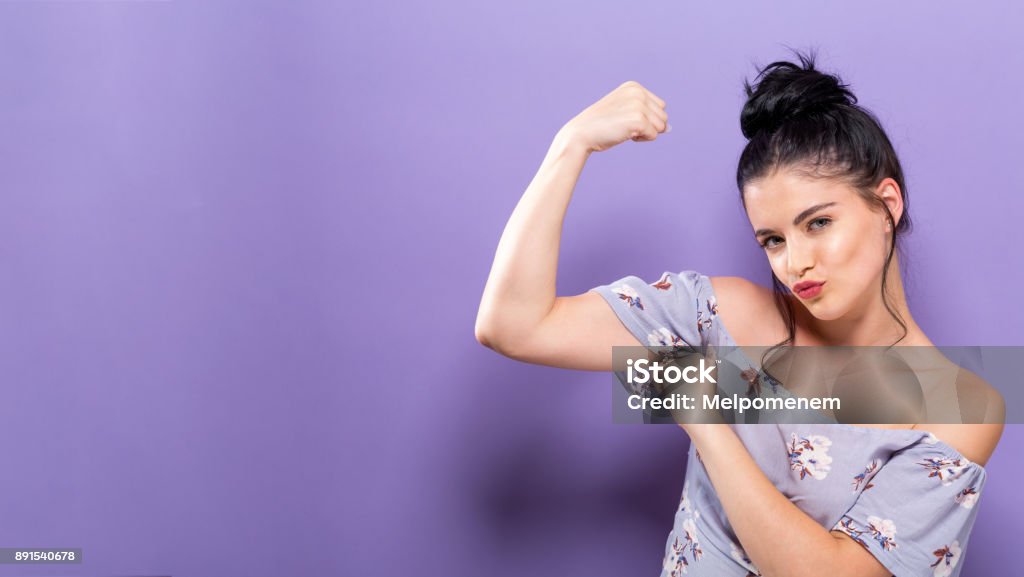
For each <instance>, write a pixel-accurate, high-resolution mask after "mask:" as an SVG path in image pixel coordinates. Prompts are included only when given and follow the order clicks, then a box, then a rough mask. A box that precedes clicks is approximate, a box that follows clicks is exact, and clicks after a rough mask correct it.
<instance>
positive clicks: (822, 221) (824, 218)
mask: <svg viewBox="0 0 1024 577" xmlns="http://www.w3.org/2000/svg"><path fill="white" fill-rule="evenodd" d="M816 222H820V223H822V225H821V226H819V227H816V228H822V227H825V226H828V223H830V222H832V219H831V218H827V217H824V216H823V217H821V218H816V219H814V220H812V221H811V222H810V226H811V228H815V226H814V223H816Z"/></svg>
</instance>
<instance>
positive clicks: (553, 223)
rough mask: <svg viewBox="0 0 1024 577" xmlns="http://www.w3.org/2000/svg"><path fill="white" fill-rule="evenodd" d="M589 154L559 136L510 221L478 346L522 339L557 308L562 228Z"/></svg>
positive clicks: (483, 309) (564, 133) (481, 317)
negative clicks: (554, 306)
mask: <svg viewBox="0 0 1024 577" xmlns="http://www.w3.org/2000/svg"><path fill="white" fill-rule="evenodd" d="M589 156H590V151H589V150H588V149H587V148H586V147H585V146H583V145H582V144H581V143H580V142H579V141H578V140H577V139H575V138H574V137H573V135H572V133H571V132H570V131H568V130H566V129H563V130H561V131H559V133H558V134H557V135H556V136H555V138H554V140H553V141H552V143H551V146H550V148H549V149H548V152H547V155H546V156H545V157H544V161H543V163H542V164H541V166H540V169H539V170H538V171H537V174H536V175H535V176H534V178H533V180H532V181H531V182H530V185H529V186H528V187H527V189H526V192H524V193H523V196H522V198H521V199H520V200H519V203H518V204H517V205H516V208H515V210H514V211H513V212H512V216H511V217H509V220H508V223H507V224H506V225H505V230H504V232H503V233H502V235H501V240H500V241H499V242H498V248H497V251H496V252H495V256H494V263H493V264H492V266H491V272H490V275H489V276H488V278H487V285H486V286H485V288H484V292H483V297H482V298H481V301H480V308H479V310H478V312H477V319H476V333H477V338H478V339H480V340H481V342H485V343H487V344H489V345H490V346H500V345H501V342H514V341H515V339H517V338H523V337H526V336H527V335H528V334H529V331H530V330H531V328H533V327H535V326H537V324H538V323H540V322H541V321H542V320H543V319H544V317H545V316H546V315H547V314H548V312H550V310H551V308H552V306H553V305H554V303H555V296H556V295H555V278H556V274H557V271H558V250H559V244H560V241H561V235H562V222H563V220H564V218H565V213H566V210H567V209H568V207H569V200H570V199H571V198H572V192H573V189H574V188H575V187H576V182H577V180H579V176H580V173H581V172H582V171H583V166H584V164H586V161H587V158H588V157H589Z"/></svg>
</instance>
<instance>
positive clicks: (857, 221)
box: [476, 54, 1003, 577]
mask: <svg viewBox="0 0 1024 577" xmlns="http://www.w3.org/2000/svg"><path fill="white" fill-rule="evenodd" d="M798 56H799V60H800V63H799V64H794V63H792V62H786V61H780V62H775V63H773V64H770V65H768V66H766V67H765V68H764V69H762V70H761V71H760V73H759V74H758V76H757V78H756V79H755V85H754V86H751V85H750V84H749V83H746V84H745V89H746V94H747V97H748V100H747V102H746V104H745V106H744V107H743V111H742V113H741V116H740V123H741V127H742V130H743V134H744V136H745V137H746V138H747V139H748V140H749V141H748V143H747V145H746V148H745V149H744V151H743V154H742V156H741V158H740V162H739V167H738V169H737V185H738V187H739V191H740V194H741V198H742V201H743V205H744V207H745V209H746V213H747V217H748V218H749V220H750V224H751V227H752V230H753V232H754V235H755V238H756V239H757V241H758V242H759V243H760V244H761V245H762V246H763V248H764V253H765V256H766V257H767V258H768V261H769V262H770V264H771V269H772V272H773V279H772V280H773V284H774V285H775V286H774V287H773V290H768V289H766V288H763V287H761V286H759V285H757V284H754V283H751V282H749V281H747V280H744V279H742V278H738V277H707V276H704V275H702V274H700V273H698V272H696V271H692V270H687V271H684V272H681V273H672V272H666V273H665V274H664V275H662V276H661V278H659V279H657V281H655V282H648V281H644V280H641V279H640V278H637V277H635V276H628V277H625V278H623V279H620V280H617V281H615V282H613V283H610V284H608V285H603V286H600V287H596V288H594V289H591V290H590V291H587V292H586V293H584V294H581V295H576V296H562V297H559V296H556V294H555V276H556V268H557V261H558V250H559V237H560V234H561V227H562V220H563V217H564V215H565V212H566V209H567V206H568V204H569V199H570V197H571V195H572V191H573V188H574V186H575V184H576V181H577V179H578V177H579V175H580V172H581V171H582V169H583V166H584V164H585V162H586V160H587V159H588V158H589V156H590V155H591V154H592V153H593V152H598V151H604V150H607V149H609V148H611V147H613V146H615V145H617V144H619V143H622V142H624V141H626V140H627V139H632V140H634V141H653V140H655V139H656V138H657V136H658V134H660V133H664V132H667V131H669V130H670V127H669V125H668V115H667V114H666V112H665V108H666V106H665V101H663V100H662V99H661V98H659V97H657V96H656V95H654V94H652V93H651V92H650V91H648V90H646V89H645V88H644V87H643V86H641V85H640V84H638V83H636V82H626V83H624V84H622V85H621V86H619V87H618V88H616V89H615V90H613V91H612V92H610V93H609V94H607V95H606V96H605V97H603V98H602V99H601V100H599V101H598V102H596V103H595V104H593V105H592V106H590V107H588V108H587V109H586V110H584V111H583V112H582V113H580V114H579V115H577V116H576V117H575V118H573V119H572V120H570V121H569V122H568V123H566V124H565V126H564V127H563V128H562V129H561V130H560V131H559V132H558V134H557V135H556V137H555V139H554V142H553V143H552V145H551V147H550V149H549V151H548V154H547V156H546V158H545V159H544V162H543V164H542V166H541V168H540V170H539V171H538V173H537V175H536V177H535V178H534V180H533V181H532V182H531V183H530V186H529V187H528V188H527V190H526V192H525V193H524V195H523V197H522V199H521V200H520V202H519V204H518V205H517V206H516V208H515V211H514V212H513V213H512V216H511V218H510V219H509V221H508V224H507V226H506V227H505V230H504V233H503V235H502V237H501V241H500V243H499V245H498V250H497V253H496V256H495V259H494V263H493V267H492V269H491V273H490V276H489V278H488V281H487V286H486V288H485V290H484V294H483V298H482V301H481V303H480V309H479V313H478V317H477V323H476V336H477V339H478V340H479V341H480V342H481V343H482V344H484V345H486V346H488V347H490V348H492V349H494V350H496V351H498V352H499V353H501V354H503V355H506V356H509V357H512V358H515V359H519V360H522V361H525V362H530V363H538V364H543V365H549V366H556V367H567V368H575V369H591V370H604V371H607V370H612V364H611V363H612V360H611V354H610V349H611V347H613V346H640V345H664V344H669V343H676V342H684V343H687V344H689V345H697V344H708V343H710V344H721V345H739V346H758V347H761V346H764V347H770V346H773V345H790V346H815V345H822V346H828V345H852V346H872V345H882V346H889V345H895V346H899V347H904V346H916V347H932V346H933V345H932V342H931V341H930V340H929V339H928V337H927V336H926V335H925V334H924V332H923V331H922V330H921V328H920V327H919V326H918V325H917V324H916V323H915V322H914V319H913V317H912V315H911V314H910V310H909V308H908V307H907V302H906V298H905V296H904V292H903V282H902V278H901V275H900V267H899V258H898V256H895V249H896V247H897V246H898V242H899V240H900V237H901V235H903V234H905V233H906V232H907V231H908V230H909V226H910V218H909V214H908V211H907V192H906V186H905V184H904V180H903V172H902V169H901V168H900V163H899V161H898V160H897V158H896V154H895V152H894V150H893V147H892V145H891V143H890V141H889V139H888V138H887V136H886V135H885V133H884V131H883V130H882V128H881V126H880V125H879V123H878V121H877V120H876V118H875V117H874V116H873V115H872V114H871V113H870V112H868V111H866V110H865V109H863V108H862V107H860V106H858V105H857V104H856V98H855V97H854V95H853V94H852V93H851V92H850V90H849V89H848V87H847V86H845V85H843V84H841V83H840V81H839V79H838V78H837V77H835V76H833V75H829V74H825V73H822V72H820V71H818V70H816V69H815V67H814V60H813V56H805V55H804V54H798ZM580 343H587V346H580ZM961 374H966V373H961ZM970 380H971V382H970V383H968V384H969V386H971V387H974V390H975V391H980V392H981V393H980V394H981V395H982V399H983V403H982V407H983V410H982V413H983V414H984V420H982V421H980V422H982V423H986V424H971V425H963V424H954V425H947V424H943V425H931V424H927V425H921V426H918V423H902V424H891V425H870V426H855V425H847V424H809V425H808V424H757V425H753V424H688V425H681V426H682V427H683V428H684V429H685V430H686V432H687V434H688V435H689V437H690V441H691V442H690V452H689V460H688V466H687V473H686V481H685V483H684V486H683V493H682V499H681V500H680V504H679V508H678V511H677V513H676V520H675V523H674V526H673V528H672V531H671V532H670V534H669V536H668V541H667V543H666V546H665V560H664V570H663V572H662V575H663V576H675V575H681V574H684V573H686V574H689V575H716V576H717V575H722V576H733V575H735V576H737V577H743V576H747V575H765V576H775V575H782V576H787V577H792V576H801V575H814V576H820V575H830V576H832V577H840V576H845V575H850V576H854V575H856V576H858V577H870V576H879V577H881V576H885V575H899V576H904V575H921V576H925V575H927V576H943V577H945V576H956V575H958V574H959V572H960V569H961V567H962V557H963V555H964V551H965V548H966V546H967V540H968V536H969V534H970V530H971V528H972V526H973V524H974V519H975V517H976V515H977V512H978V507H977V503H978V498H979V496H980V494H981V492H982V490H983V487H984V484H985V478H986V471H985V469H984V465H985V464H986V462H987V461H988V459H989V457H990V455H991V454H992V452H993V451H994V450H995V447H996V444H997V443H998V441H999V438H1000V436H1001V434H1002V428H1003V426H1002V420H1003V405H1002V402H1003V401H1002V398H1001V396H1000V395H999V394H998V392H995V391H994V390H992V389H991V388H990V387H987V385H985V384H984V383H983V382H982V383H979V382H977V381H979V380H980V379H976V378H972V379H970Z"/></svg>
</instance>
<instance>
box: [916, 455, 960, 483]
mask: <svg viewBox="0 0 1024 577" xmlns="http://www.w3.org/2000/svg"><path fill="white" fill-rule="evenodd" d="M970 464H971V462H970V461H968V460H967V459H966V458H963V457H961V458H959V459H952V458H947V459H935V458H928V459H925V460H924V461H922V462H920V463H918V465H921V466H922V467H924V468H925V469H926V470H927V471H928V476H929V477H938V478H939V481H942V484H943V485H946V486H949V485H951V484H953V481H954V480H955V479H956V478H957V477H959V476H960V475H962V474H963V472H964V471H965V470H966V469H967V467H968V466H969V465H970Z"/></svg>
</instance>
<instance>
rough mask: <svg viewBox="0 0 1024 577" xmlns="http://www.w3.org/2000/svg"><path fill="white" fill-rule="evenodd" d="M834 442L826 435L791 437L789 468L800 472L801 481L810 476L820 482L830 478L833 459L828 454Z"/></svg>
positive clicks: (794, 434) (792, 435)
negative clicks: (829, 473)
mask: <svg viewBox="0 0 1024 577" xmlns="http://www.w3.org/2000/svg"><path fill="white" fill-rule="evenodd" d="M831 446H832V441H831V440H830V439H829V438H828V437H826V436H824V435H808V436H806V437H803V436H797V434H796V433H792V434H791V435H790V441H789V466H790V468H791V469H792V470H794V471H799V472H800V480H801V481H803V480H804V478H806V477H808V476H810V477H812V478H814V479H817V480H819V481H821V480H823V479H824V478H825V477H827V476H828V472H829V470H831V468H832V467H831V465H832V457H830V456H829V454H828V449H829V447H831Z"/></svg>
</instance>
